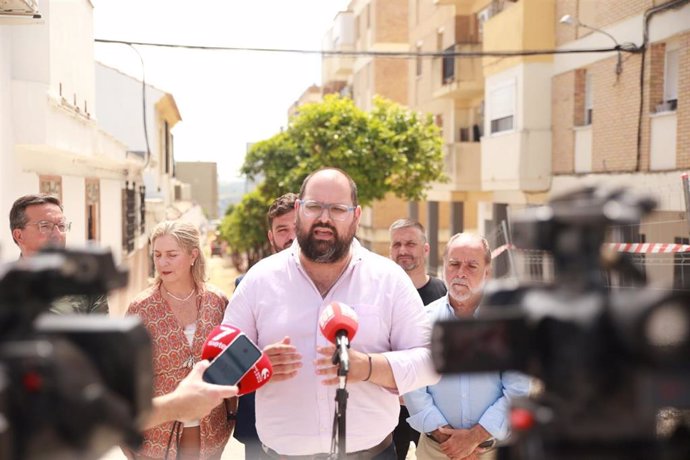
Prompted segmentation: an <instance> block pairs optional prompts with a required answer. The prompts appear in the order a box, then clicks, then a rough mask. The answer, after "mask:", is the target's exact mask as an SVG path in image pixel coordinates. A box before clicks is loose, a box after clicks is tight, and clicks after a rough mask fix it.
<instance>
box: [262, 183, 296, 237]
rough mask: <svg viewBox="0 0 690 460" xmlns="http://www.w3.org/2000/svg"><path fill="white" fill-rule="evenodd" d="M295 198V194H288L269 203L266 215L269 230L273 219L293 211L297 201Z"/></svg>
mask: <svg viewBox="0 0 690 460" xmlns="http://www.w3.org/2000/svg"><path fill="white" fill-rule="evenodd" d="M297 198H298V197H297V194H296V193H292V192H288V193H286V194H285V195H282V196H279V197H278V198H276V199H275V201H274V202H273V203H271V207H269V208H268V213H267V214H266V220H267V221H268V229H269V230H271V228H272V227H273V219H275V218H276V217H280V216H284V215H285V214H287V213H289V212H290V211H292V210H293V209H295V201H297Z"/></svg>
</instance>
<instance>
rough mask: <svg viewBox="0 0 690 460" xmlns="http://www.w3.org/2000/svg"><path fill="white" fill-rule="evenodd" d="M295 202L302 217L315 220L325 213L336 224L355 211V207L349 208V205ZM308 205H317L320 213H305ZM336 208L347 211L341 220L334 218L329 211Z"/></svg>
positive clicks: (312, 201)
mask: <svg viewBox="0 0 690 460" xmlns="http://www.w3.org/2000/svg"><path fill="white" fill-rule="evenodd" d="M297 201H298V202H299V205H300V209H301V210H302V212H303V213H304V215H305V216H306V217H309V218H314V219H316V218H318V217H321V216H322V215H323V212H324V211H327V212H328V217H329V218H330V219H333V220H334V221H336V222H345V221H346V220H347V217H348V215H349V213H351V212H353V211H354V210H355V209H357V206H349V205H346V204H343V203H322V202H321V201H316V200H297ZM308 204H318V205H319V206H320V207H321V211H320V212H318V213H310V212H309V211H307V205H308ZM336 206H342V207H343V210H345V209H347V211H346V214H343V217H342V218H339V217H335V216H334V215H333V214H332V213H331V209H332V208H334V207H336Z"/></svg>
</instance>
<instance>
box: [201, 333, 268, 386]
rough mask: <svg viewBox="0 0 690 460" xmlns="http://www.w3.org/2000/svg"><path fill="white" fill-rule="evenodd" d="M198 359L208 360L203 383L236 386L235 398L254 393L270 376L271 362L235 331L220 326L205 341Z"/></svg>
mask: <svg viewBox="0 0 690 460" xmlns="http://www.w3.org/2000/svg"><path fill="white" fill-rule="evenodd" d="M201 359H208V360H211V365H210V366H209V367H208V369H206V372H204V380H205V381H207V382H210V383H216V384H219V385H237V388H238V390H239V391H238V395H239V396H242V395H245V394H247V393H251V392H253V391H256V390H257V389H259V388H260V387H262V386H263V385H265V384H266V383H267V382H268V381H269V380H270V379H271V376H272V375H273V367H272V366H271V361H270V360H269V359H268V356H266V355H265V354H264V353H263V352H262V351H261V350H260V349H259V348H258V347H257V346H256V345H255V344H254V342H252V341H251V340H249V338H248V337H247V336H246V335H245V334H244V333H243V332H242V331H240V330H239V329H238V328H236V327H234V326H231V325H228V324H221V325H219V326H216V327H215V328H213V330H212V331H211V333H210V334H209V335H208V337H207V338H206V342H205V343H204V347H203V349H202V352H201Z"/></svg>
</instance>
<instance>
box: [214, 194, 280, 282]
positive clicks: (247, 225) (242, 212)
mask: <svg viewBox="0 0 690 460" xmlns="http://www.w3.org/2000/svg"><path fill="white" fill-rule="evenodd" d="M269 205H270V200H267V198H266V197H265V196H264V195H263V194H261V192H260V191H259V190H258V189H257V190H254V191H252V192H250V193H247V194H246V195H244V197H243V198H242V201H241V202H240V203H238V204H237V205H235V206H233V208H232V210H231V211H230V212H229V214H227V215H226V216H225V217H224V218H223V221H222V222H221V224H220V237H221V238H222V239H224V240H225V241H227V242H228V244H229V245H230V247H231V250H232V255H233V262H234V263H235V266H236V267H237V268H238V269H241V268H243V267H242V265H243V264H244V263H246V266H247V267H251V266H252V265H254V263H256V262H257V261H258V260H260V259H261V258H263V257H265V256H266V255H268V254H270V246H269V244H268V241H267V239H266V232H267V230H268V229H267V226H266V211H267V210H268V206H269Z"/></svg>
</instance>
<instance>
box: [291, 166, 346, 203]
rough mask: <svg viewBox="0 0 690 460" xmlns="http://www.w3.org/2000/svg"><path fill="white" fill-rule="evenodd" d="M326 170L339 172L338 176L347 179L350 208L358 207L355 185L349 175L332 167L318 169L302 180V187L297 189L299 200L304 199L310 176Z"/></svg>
mask: <svg viewBox="0 0 690 460" xmlns="http://www.w3.org/2000/svg"><path fill="white" fill-rule="evenodd" d="M326 170H331V171H337V172H339V173H340V174H342V175H343V176H345V178H346V179H347V181H348V182H349V183H350V199H351V200H352V206H358V205H359V201H358V200H357V184H355V181H353V180H352V178H351V177H350V175H349V174H348V173H346V172H345V171H343V170H342V169H340V168H336V167H333V166H325V167H323V168H319V169H317V170H316V171H314V172H312V173H311V174H309V175H308V176H307V177H306V178H305V179H304V181H302V186H301V187H300V189H299V198H300V199H304V190H305V189H306V188H307V183H308V182H309V180H310V179H311V178H312V176H313V175H314V174H316V173H319V172H321V171H326Z"/></svg>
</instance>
